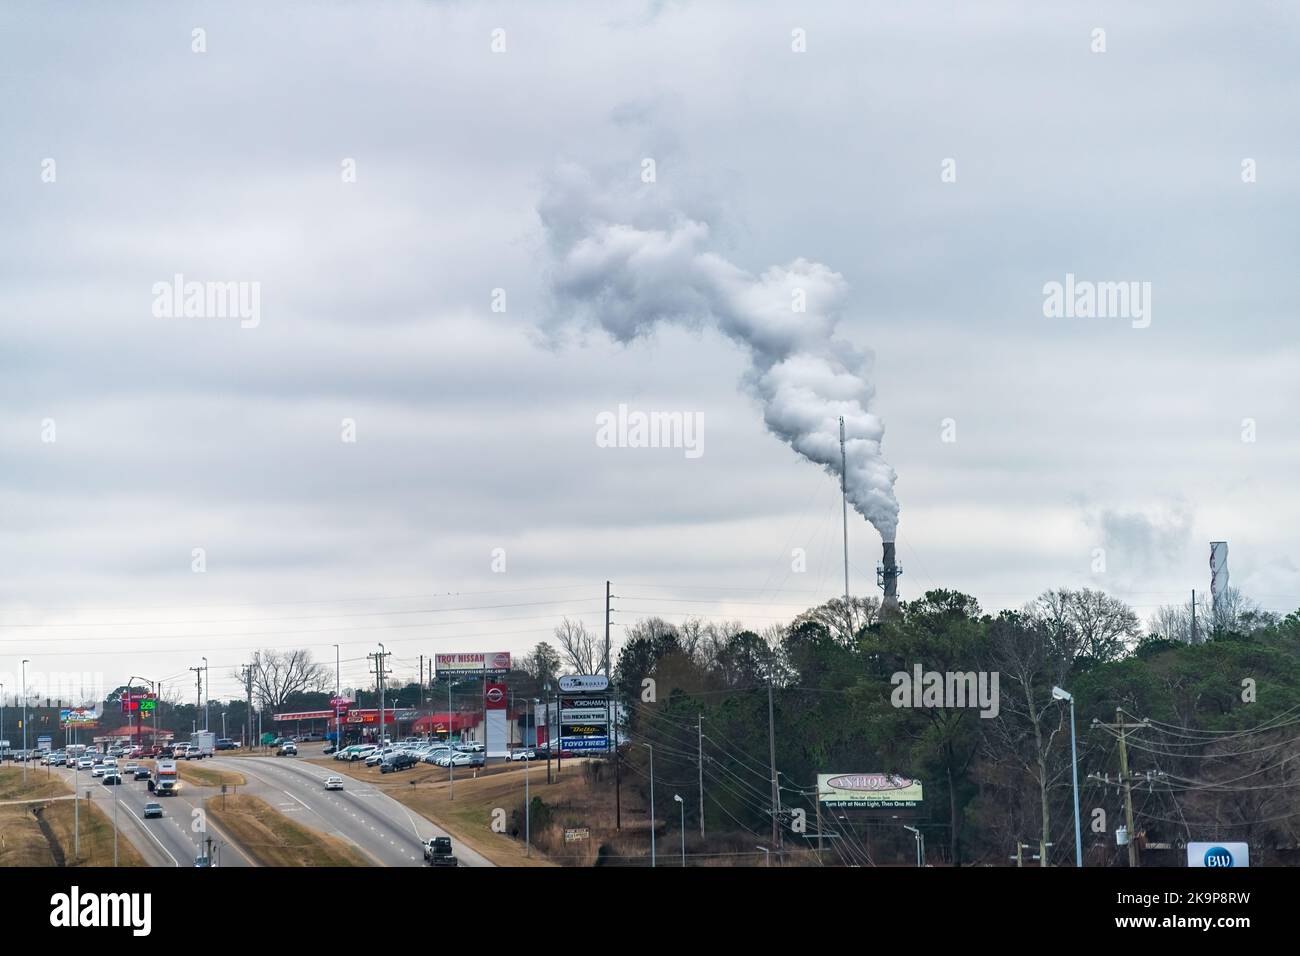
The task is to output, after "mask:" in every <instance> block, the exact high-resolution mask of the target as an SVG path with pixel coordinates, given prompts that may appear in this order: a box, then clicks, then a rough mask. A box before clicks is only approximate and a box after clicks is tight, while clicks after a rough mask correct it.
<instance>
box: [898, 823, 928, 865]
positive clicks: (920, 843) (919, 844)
mask: <svg viewBox="0 0 1300 956" xmlns="http://www.w3.org/2000/svg"><path fill="white" fill-rule="evenodd" d="M903 829H904V830H907V831H908V832H910V833H911V834H912V835H913V836H914V837H915V838H916V865H917V866H924V865H925V851H924V849H923V847H924V845H925V837H923V836H921V831H920V830H919V829H918V828H916V827H909V826H907V825H906V824H904V825H903Z"/></svg>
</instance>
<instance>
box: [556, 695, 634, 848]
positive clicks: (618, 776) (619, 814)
mask: <svg viewBox="0 0 1300 956" xmlns="http://www.w3.org/2000/svg"><path fill="white" fill-rule="evenodd" d="M610 689H611V690H613V688H612V687H611V688H610ZM610 699H611V700H613V702H614V829H615V830H621V829H623V756H622V754H620V753H619V752H618V700H617V699H616V698H613V697H611V698H610ZM548 767H549V764H548Z"/></svg>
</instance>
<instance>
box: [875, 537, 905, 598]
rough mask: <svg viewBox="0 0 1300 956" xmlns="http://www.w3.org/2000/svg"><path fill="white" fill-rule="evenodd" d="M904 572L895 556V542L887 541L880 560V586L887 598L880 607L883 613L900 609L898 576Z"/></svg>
mask: <svg viewBox="0 0 1300 956" xmlns="http://www.w3.org/2000/svg"><path fill="white" fill-rule="evenodd" d="M902 573H903V571H902V569H901V568H900V567H899V566H898V563H897V561H896V560H895V558H894V542H892V541H886V542H885V543H884V553H883V555H882V556H881V562H880V586H881V587H882V588H883V589H884V591H885V599H884V601H883V603H882V604H881V607H880V610H881V612H882V614H893V613H896V612H897V611H898V576H899V575H900V574H902Z"/></svg>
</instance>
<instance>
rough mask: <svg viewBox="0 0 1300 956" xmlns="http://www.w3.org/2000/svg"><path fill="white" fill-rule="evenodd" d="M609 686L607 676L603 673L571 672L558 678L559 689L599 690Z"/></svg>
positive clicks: (573, 690) (568, 690) (571, 691)
mask: <svg viewBox="0 0 1300 956" xmlns="http://www.w3.org/2000/svg"><path fill="white" fill-rule="evenodd" d="M608 687H609V678H608V677H606V676H605V675H604V674H571V675H569V676H568V677H561V678H560V690H562V691H567V692H569V693H573V692H575V691H579V692H580V691H600V690H605V689H606V688H608Z"/></svg>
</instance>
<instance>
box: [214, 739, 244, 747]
mask: <svg viewBox="0 0 1300 956" xmlns="http://www.w3.org/2000/svg"><path fill="white" fill-rule="evenodd" d="M216 746H217V749H218V750H234V749H235V748H236V747H238V746H239V745H238V744H237V743H235V742H234V741H233V740H231V739H230V738H229V737H222V738H221V739H220V740H218V741H217V744H216Z"/></svg>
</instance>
